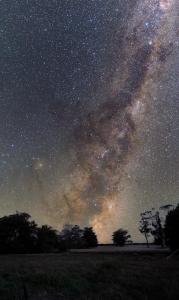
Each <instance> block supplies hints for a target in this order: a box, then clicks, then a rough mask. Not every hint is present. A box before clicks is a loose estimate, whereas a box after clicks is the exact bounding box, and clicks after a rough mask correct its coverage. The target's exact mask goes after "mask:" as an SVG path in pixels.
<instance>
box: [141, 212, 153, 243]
mask: <svg viewBox="0 0 179 300" xmlns="http://www.w3.org/2000/svg"><path fill="white" fill-rule="evenodd" d="M139 231H140V232H141V233H142V234H144V236H145V239H146V243H147V247H149V236H150V233H151V211H145V212H144V213H141V220H140V225H139Z"/></svg>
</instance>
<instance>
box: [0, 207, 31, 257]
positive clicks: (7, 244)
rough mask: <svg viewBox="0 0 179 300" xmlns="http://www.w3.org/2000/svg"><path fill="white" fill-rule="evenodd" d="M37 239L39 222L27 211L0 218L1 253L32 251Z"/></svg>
mask: <svg viewBox="0 0 179 300" xmlns="http://www.w3.org/2000/svg"><path fill="white" fill-rule="evenodd" d="M36 241H37V224H36V223H35V222H34V221H30V216H29V215H28V214H26V213H16V214H13V215H9V216H5V217H3V218H0V253H32V252H34V248H35V245H36Z"/></svg>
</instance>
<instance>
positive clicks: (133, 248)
mask: <svg viewBox="0 0 179 300" xmlns="http://www.w3.org/2000/svg"><path fill="white" fill-rule="evenodd" d="M71 252H72V253H146V254H151V253H153V254H156V253H161V254H166V255H167V254H169V253H170V250H169V249H168V248H161V246H155V245H150V247H147V246H146V245H144V244H137V245H135V244H133V245H125V246H123V247H116V246H113V245H101V246H98V247H96V248H90V249H72V250H71Z"/></svg>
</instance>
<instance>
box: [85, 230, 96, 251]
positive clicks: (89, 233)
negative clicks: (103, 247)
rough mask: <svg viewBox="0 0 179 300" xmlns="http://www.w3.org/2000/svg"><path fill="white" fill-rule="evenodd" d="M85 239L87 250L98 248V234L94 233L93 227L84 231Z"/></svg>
mask: <svg viewBox="0 0 179 300" xmlns="http://www.w3.org/2000/svg"><path fill="white" fill-rule="evenodd" d="M83 239H84V242H85V247H86V248H91V247H97V245H98V240H97V236H96V233H95V232H94V231H93V228H92V227H86V228H85V229H84V231H83Z"/></svg>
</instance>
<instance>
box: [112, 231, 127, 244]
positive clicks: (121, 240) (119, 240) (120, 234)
mask: <svg viewBox="0 0 179 300" xmlns="http://www.w3.org/2000/svg"><path fill="white" fill-rule="evenodd" d="M130 237H131V236H130V235H129V234H128V231H127V230H124V229H122V228H120V229H118V230H116V231H114V233H113V235H112V239H113V243H114V244H115V245H117V246H124V245H125V243H126V242H127V240H128V239H129V238H130Z"/></svg>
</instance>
